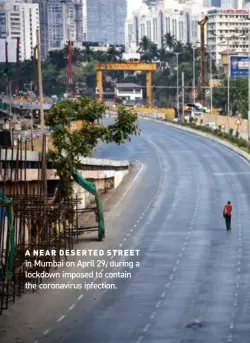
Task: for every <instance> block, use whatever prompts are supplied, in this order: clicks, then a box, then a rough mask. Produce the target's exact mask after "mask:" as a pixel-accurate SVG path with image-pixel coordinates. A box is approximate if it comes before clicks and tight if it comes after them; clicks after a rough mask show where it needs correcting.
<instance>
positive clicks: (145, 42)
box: [137, 36, 152, 54]
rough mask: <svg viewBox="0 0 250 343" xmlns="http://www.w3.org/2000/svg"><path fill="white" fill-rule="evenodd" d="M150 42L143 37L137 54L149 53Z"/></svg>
mask: <svg viewBox="0 0 250 343" xmlns="http://www.w3.org/2000/svg"><path fill="white" fill-rule="evenodd" d="M151 44H152V42H151V40H150V39H149V38H148V37H147V36H143V37H142V39H141V41H140V43H139V49H138V50H137V52H140V53H144V54H145V53H147V52H149V51H150V48H151Z"/></svg>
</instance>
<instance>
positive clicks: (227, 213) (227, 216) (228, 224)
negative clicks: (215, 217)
mask: <svg viewBox="0 0 250 343" xmlns="http://www.w3.org/2000/svg"><path fill="white" fill-rule="evenodd" d="M232 210H233V207H232V204H231V201H228V202H227V204H226V205H225V207H224V210H223V217H224V218H225V222H226V230H231V216H232Z"/></svg>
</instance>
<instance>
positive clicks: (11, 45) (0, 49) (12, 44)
mask: <svg viewBox="0 0 250 343" xmlns="http://www.w3.org/2000/svg"><path fill="white" fill-rule="evenodd" d="M6 41H7V42H8V60H9V62H10V63H15V62H16V45H17V44H16V39H0V62H5V42H6Z"/></svg>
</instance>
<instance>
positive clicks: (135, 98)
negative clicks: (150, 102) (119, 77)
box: [115, 83, 143, 103]
mask: <svg viewBox="0 0 250 343" xmlns="http://www.w3.org/2000/svg"><path fill="white" fill-rule="evenodd" d="M115 96H116V98H118V99H120V100H122V101H123V102H124V103H132V102H134V103H136V102H139V101H142V100H143V87H142V86H140V85H137V84H135V83H117V84H116V85H115Z"/></svg>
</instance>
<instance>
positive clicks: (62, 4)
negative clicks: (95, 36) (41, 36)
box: [47, 0, 83, 49]
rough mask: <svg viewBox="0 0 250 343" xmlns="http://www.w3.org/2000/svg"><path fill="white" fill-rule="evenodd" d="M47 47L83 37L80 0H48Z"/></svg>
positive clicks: (60, 45) (58, 46) (50, 47)
mask: <svg viewBox="0 0 250 343" xmlns="http://www.w3.org/2000/svg"><path fill="white" fill-rule="evenodd" d="M47 15H48V49H55V48H61V47H62V46H64V45H65V43H66V42H67V41H68V40H71V41H73V42H75V41H78V42H79V41H82V39H83V10H82V0H64V1H58V0H48V12H47Z"/></svg>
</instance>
